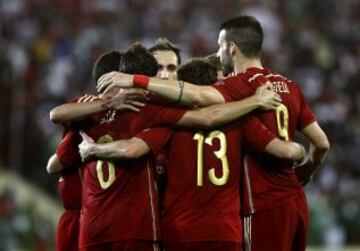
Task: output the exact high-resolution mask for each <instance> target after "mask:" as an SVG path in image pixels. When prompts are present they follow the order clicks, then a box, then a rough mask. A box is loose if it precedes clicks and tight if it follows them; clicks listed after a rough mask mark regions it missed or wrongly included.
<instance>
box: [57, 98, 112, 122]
mask: <svg viewBox="0 0 360 251" xmlns="http://www.w3.org/2000/svg"><path fill="white" fill-rule="evenodd" d="M104 104H105V101H104V100H98V101H92V102H87V103H69V104H63V105H59V106H57V107H55V108H54V109H52V110H51V111H50V120H51V121H52V122H54V123H70V122H74V121H78V120H81V119H84V118H86V117H88V116H89V115H90V114H93V113H96V112H101V111H104V110H106V109H107V107H106V106H105V105H104Z"/></svg>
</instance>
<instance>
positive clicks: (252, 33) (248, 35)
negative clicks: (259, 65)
mask: <svg viewBox="0 0 360 251" xmlns="http://www.w3.org/2000/svg"><path fill="white" fill-rule="evenodd" d="M220 29H221V30H223V29H224V30H225V31H226V37H225V39H226V41H228V42H231V41H233V42H234V43H235V44H236V45H237V46H238V47H239V49H240V50H241V52H242V53H243V54H244V55H245V56H246V57H248V58H253V57H259V56H260V52H261V46H262V42H263V31H262V28H261V25H260V23H259V21H257V20H256V19H255V18H254V17H252V16H238V17H235V18H232V19H229V20H227V21H225V22H223V23H222V24H221V26H220Z"/></svg>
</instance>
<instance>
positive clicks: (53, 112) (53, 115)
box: [50, 108, 62, 123]
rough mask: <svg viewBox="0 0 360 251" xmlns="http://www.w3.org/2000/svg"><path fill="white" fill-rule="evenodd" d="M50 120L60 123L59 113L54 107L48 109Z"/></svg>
mask: <svg viewBox="0 0 360 251" xmlns="http://www.w3.org/2000/svg"><path fill="white" fill-rule="evenodd" d="M50 120H51V121H52V122H54V123H61V122H62V121H61V113H60V112H59V111H58V110H57V109H56V108H54V109H52V110H51V111H50Z"/></svg>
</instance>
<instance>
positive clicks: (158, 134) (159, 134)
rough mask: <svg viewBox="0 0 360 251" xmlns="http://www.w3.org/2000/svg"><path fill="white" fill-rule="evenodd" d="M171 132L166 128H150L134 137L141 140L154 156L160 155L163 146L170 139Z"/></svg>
mask: <svg viewBox="0 0 360 251" xmlns="http://www.w3.org/2000/svg"><path fill="white" fill-rule="evenodd" d="M171 134H172V132H171V130H169V129H167V128H162V127H158V128H150V129H145V130H143V131H141V132H139V133H137V134H136V135H135V136H134V137H136V138H139V139H142V140H143V141H144V142H145V143H146V144H147V145H148V146H149V148H150V149H151V151H152V152H153V154H154V155H155V156H157V155H159V154H160V153H162V151H163V149H164V147H165V145H166V144H167V142H168V140H169V139H170V137H171Z"/></svg>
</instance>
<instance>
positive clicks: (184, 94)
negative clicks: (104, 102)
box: [97, 72, 225, 106]
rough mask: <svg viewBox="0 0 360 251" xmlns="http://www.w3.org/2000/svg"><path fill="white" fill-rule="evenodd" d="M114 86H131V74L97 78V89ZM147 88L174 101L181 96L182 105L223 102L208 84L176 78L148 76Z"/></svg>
mask: <svg viewBox="0 0 360 251" xmlns="http://www.w3.org/2000/svg"><path fill="white" fill-rule="evenodd" d="M182 83H183V84H184V86H183V88H182V87H181V85H182ZM115 86H117V87H125V88H128V87H133V75H129V74H124V73H120V72H111V73H107V74H104V75H103V76H102V77H101V78H100V79H99V80H98V85H97V90H98V92H102V91H104V90H105V91H107V90H109V89H111V88H113V87H115ZM147 89H148V90H150V91H152V92H155V93H157V94H159V95H161V96H164V97H166V98H168V99H170V100H174V101H179V97H181V100H180V101H181V102H180V103H181V104H184V105H190V106H208V105H212V104H219V103H224V102H225V100H224V98H223V96H222V95H221V94H220V93H219V92H218V91H217V90H215V89H214V88H212V87H210V86H198V85H194V84H190V83H186V82H182V81H178V80H164V79H157V78H150V79H149V84H148V86H147ZM181 89H182V91H181Z"/></svg>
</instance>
